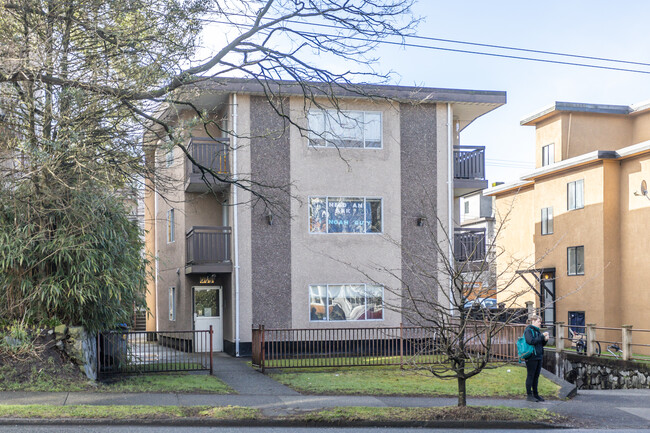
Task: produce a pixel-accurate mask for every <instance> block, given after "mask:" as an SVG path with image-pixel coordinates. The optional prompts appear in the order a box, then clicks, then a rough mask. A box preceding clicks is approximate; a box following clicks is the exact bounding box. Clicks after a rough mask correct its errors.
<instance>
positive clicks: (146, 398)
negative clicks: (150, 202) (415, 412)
mask: <svg viewBox="0 0 650 433" xmlns="http://www.w3.org/2000/svg"><path fill="white" fill-rule="evenodd" d="M248 361H249V360H248V359H237V358H231V357H229V356H227V355H217V356H216V359H215V369H214V375H215V376H217V377H219V378H220V379H221V380H223V381H224V382H226V383H227V384H228V385H230V386H231V387H232V388H233V389H234V390H235V391H236V392H237V393H238V394H228V395H214V394H180V393H147V394H142V393H91V392H62V393H48V392H0V404H20V405H23V404H47V405H57V406H65V405H80V404H86V405H156V406H199V405H206V406H226V405H234V406H243V407H252V408H257V409H260V410H261V411H262V413H264V414H265V415H268V416H278V415H285V414H296V413H300V412H304V411H308V410H315V409H321V408H330V407H336V406H371V407H436V406H450V405H456V403H457V400H456V399H455V398H431V397H389V396H383V397H381V396H380V397H376V396H319V395H301V394H299V393H297V392H296V391H293V390H291V389H289V388H287V387H286V386H284V385H282V384H279V383H278V382H276V381H274V380H273V379H271V378H270V377H268V376H265V375H263V374H261V373H260V372H258V371H256V370H254V369H252V368H251V367H250V366H248V364H247V362H248ZM467 403H468V405H471V406H508V407H529V408H546V409H548V410H549V411H552V412H556V413H559V414H562V415H566V416H569V417H571V418H572V419H575V420H577V424H578V425H581V426H585V427H593V428H609V429H624V428H650V390H611V391H579V392H578V394H577V396H576V397H575V398H573V399H565V400H549V401H546V402H543V403H531V402H527V401H526V400H524V399H523V398H521V399H507V398H468V401H467Z"/></svg>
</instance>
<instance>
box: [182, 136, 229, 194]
mask: <svg viewBox="0 0 650 433" xmlns="http://www.w3.org/2000/svg"><path fill="white" fill-rule="evenodd" d="M228 149H229V139H227V138H219V139H212V138H205V137H192V138H191V139H190V141H189V143H188V144H187V150H188V151H189V154H190V155H191V157H192V160H194V162H192V160H191V159H190V158H189V157H186V158H185V176H186V177H185V191H186V192H207V191H210V190H213V191H216V190H222V189H225V188H227V187H228V185H229V184H228V183H227V182H222V181H221V180H219V179H218V178H215V177H214V176H213V175H212V174H210V173H209V172H208V171H207V170H201V168H204V169H209V170H211V171H212V172H213V173H216V174H218V175H219V176H223V177H224V178H225V177H227V176H228V175H229V174H230V164H229V159H230V156H229V152H228Z"/></svg>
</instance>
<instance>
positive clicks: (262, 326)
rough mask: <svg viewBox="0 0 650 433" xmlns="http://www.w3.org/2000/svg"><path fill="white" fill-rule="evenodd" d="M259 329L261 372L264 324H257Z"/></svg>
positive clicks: (262, 365)
mask: <svg viewBox="0 0 650 433" xmlns="http://www.w3.org/2000/svg"><path fill="white" fill-rule="evenodd" d="M259 329H260V334H261V336H260V366H261V367H262V373H264V355H265V353H264V352H265V350H264V325H260V326H259Z"/></svg>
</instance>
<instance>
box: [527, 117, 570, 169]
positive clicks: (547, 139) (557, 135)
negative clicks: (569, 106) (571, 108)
mask: <svg viewBox="0 0 650 433" xmlns="http://www.w3.org/2000/svg"><path fill="white" fill-rule="evenodd" d="M566 117H568V116H566ZM563 125H566V122H565V121H564V117H563V116H554V117H552V118H550V119H548V120H545V121H542V122H540V123H538V124H537V127H536V129H535V143H536V144H535V167H536V168H539V167H541V166H542V148H543V147H544V146H548V145H549V144H554V146H555V147H554V150H555V161H556V162H557V161H560V160H562V159H566V155H565V153H564V151H563V144H564V141H565V139H566V131H565V130H564V128H563Z"/></svg>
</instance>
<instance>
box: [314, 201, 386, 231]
mask: <svg viewBox="0 0 650 433" xmlns="http://www.w3.org/2000/svg"><path fill="white" fill-rule="evenodd" d="M309 232H310V233H381V232H382V205H381V199H380V198H365V197H310V198H309Z"/></svg>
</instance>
